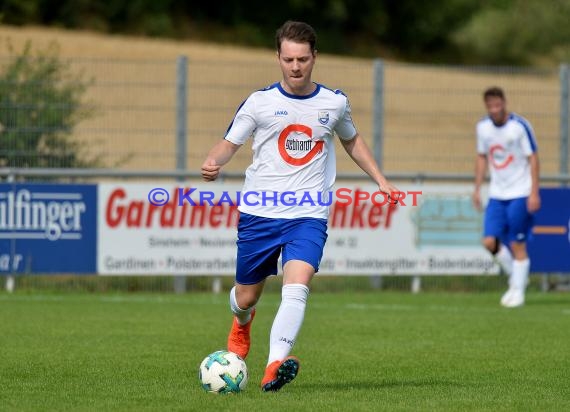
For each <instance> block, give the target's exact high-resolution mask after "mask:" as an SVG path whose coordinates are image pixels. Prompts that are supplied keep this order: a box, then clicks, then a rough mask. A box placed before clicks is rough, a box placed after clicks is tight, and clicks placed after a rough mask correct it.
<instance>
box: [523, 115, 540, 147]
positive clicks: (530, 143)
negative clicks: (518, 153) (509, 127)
mask: <svg viewBox="0 0 570 412" xmlns="http://www.w3.org/2000/svg"><path fill="white" fill-rule="evenodd" d="M520 124H521V125H522V127H523V130H524V131H523V137H522V141H521V146H522V150H523V153H524V154H525V156H530V155H531V154H533V153H535V152H536V151H537V149H538V147H537V145H536V138H535V135H534V130H533V129H532V126H531V125H530V123H529V122H527V121H525V120H521V121H520Z"/></svg>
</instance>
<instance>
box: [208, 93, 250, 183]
mask: <svg viewBox="0 0 570 412" xmlns="http://www.w3.org/2000/svg"><path fill="white" fill-rule="evenodd" d="M256 127H257V122H256V109H255V102H254V98H253V97H252V96H250V97H248V98H247V99H246V100H245V101H244V102H243V103H242V104H240V106H239V107H238V110H237V112H236V114H235V116H234V119H233V120H232V122H231V123H230V126H229V127H228V130H227V131H226V135H225V136H224V138H223V139H222V140H220V141H219V142H218V143H216V145H215V146H214V147H213V148H212V150H210V152H209V153H208V156H207V157H206V160H204V163H203V164H202V178H203V179H204V180H205V181H206V182H211V181H213V180H216V179H217V178H218V176H219V174H220V170H221V168H222V166H224V165H225V164H226V163H228V162H229V161H230V160H231V158H232V157H233V155H234V154H235V153H236V152H237V151H238V149H239V148H240V147H241V146H242V145H243V144H244V143H245V142H246V141H247V139H248V138H249V137H250V136H251V134H252V133H253V131H254V130H255V128H256Z"/></svg>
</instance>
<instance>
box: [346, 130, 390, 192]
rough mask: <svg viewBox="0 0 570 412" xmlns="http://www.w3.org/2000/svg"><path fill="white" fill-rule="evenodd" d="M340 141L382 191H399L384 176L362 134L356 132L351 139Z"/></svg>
mask: <svg viewBox="0 0 570 412" xmlns="http://www.w3.org/2000/svg"><path fill="white" fill-rule="evenodd" d="M340 142H341V143H342V147H343V148H344V150H346V153H348V155H349V156H350V158H351V159H352V160H353V161H354V163H356V164H357V165H358V167H360V168H361V169H362V170H364V172H366V174H367V175H368V176H370V177H371V178H372V180H374V182H375V183H376V184H377V185H378V189H379V190H380V191H381V192H384V193H387V194H390V193H393V192H399V190H398V188H397V187H396V186H394V185H393V184H391V183H390V182H388V180H387V179H386V177H384V175H383V174H382V172H381V171H380V168H379V167H378V164H377V163H376V160H374V156H372V152H371V151H370V149H369V147H368V145H367V144H366V142H365V141H364V139H363V138H362V137H361V136H360V134H358V133H356V135H355V136H354V137H353V138H352V139H350V140H345V139H340Z"/></svg>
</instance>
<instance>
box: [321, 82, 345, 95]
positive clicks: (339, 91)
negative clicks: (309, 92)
mask: <svg viewBox="0 0 570 412" xmlns="http://www.w3.org/2000/svg"><path fill="white" fill-rule="evenodd" d="M319 86H321V87H322V88H323V89H327V90H330V91H331V92H333V93H334V94H342V95H343V96H344V97H348V96H347V95H346V94H345V93H344V92H343V91H342V90H340V89H334V90H333V89H331V88H329V87H327V86H325V85H324V84H320V83H319Z"/></svg>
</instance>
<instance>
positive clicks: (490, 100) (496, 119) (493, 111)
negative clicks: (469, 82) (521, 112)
mask: <svg viewBox="0 0 570 412" xmlns="http://www.w3.org/2000/svg"><path fill="white" fill-rule="evenodd" d="M485 106H486V107H487V113H489V116H490V117H491V120H492V121H493V123H495V124H497V125H501V124H503V123H505V121H506V120H507V105H506V102H505V100H504V99H501V98H500V97H497V96H490V97H487V99H486V100H485Z"/></svg>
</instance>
